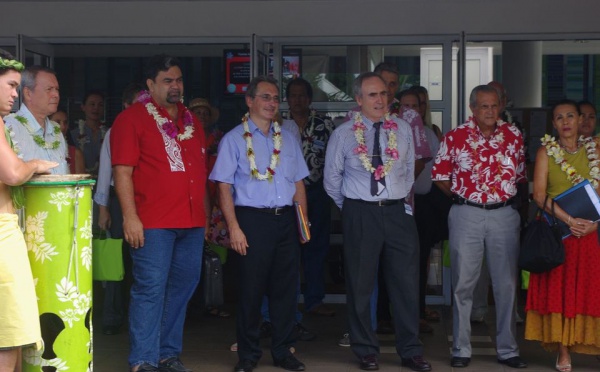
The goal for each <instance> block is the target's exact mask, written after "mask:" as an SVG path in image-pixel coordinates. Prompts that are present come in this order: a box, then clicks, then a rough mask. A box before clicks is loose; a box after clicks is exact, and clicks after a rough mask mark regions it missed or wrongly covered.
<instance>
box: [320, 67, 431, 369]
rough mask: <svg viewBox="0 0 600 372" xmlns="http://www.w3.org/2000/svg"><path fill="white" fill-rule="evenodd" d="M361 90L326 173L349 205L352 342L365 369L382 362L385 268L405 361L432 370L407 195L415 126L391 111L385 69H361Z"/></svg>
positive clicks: (329, 187)
mask: <svg viewBox="0 0 600 372" xmlns="http://www.w3.org/2000/svg"><path fill="white" fill-rule="evenodd" d="M353 90H354V95H355V98H356V101H357V102H358V104H359V105H360V108H361V110H360V111H359V112H356V113H355V114H354V116H353V118H352V119H351V120H349V121H347V122H345V123H343V124H342V125H340V126H339V127H338V128H337V129H336V130H334V131H333V134H332V136H331V139H330V140H329V145H328V148H327V153H326V155H325V179H324V186H325V190H326V191H327V193H328V194H329V196H330V197H331V198H332V199H333V201H334V202H335V203H336V205H337V206H338V207H339V208H340V209H341V210H342V225H343V226H342V228H343V233H344V268H345V277H346V288H347V304H348V323H349V326H350V342H351V345H350V346H351V348H352V351H353V352H354V354H355V355H356V356H357V357H358V358H359V360H360V364H359V366H360V368H361V369H363V370H367V371H374V370H378V369H379V361H378V357H379V352H380V350H379V341H378V340H377V335H376V334H375V331H374V330H373V327H372V325H371V317H372V314H371V310H370V302H371V301H370V299H371V294H372V293H373V290H374V288H375V282H376V280H377V272H378V270H380V271H381V272H382V274H383V276H384V277H385V281H386V283H387V287H388V291H389V293H390V302H391V305H392V311H393V315H394V331H395V335H396V352H397V353H398V355H399V356H400V357H401V359H402V365H403V366H405V367H408V368H410V369H412V370H414V371H430V370H431V365H430V364H429V363H428V362H427V361H425V359H423V345H422V343H421V341H420V340H419V301H418V293H419V291H418V286H417V285H415V283H417V282H418V275H419V244H418V237H417V229H416V225H415V221H414V218H413V216H412V208H411V206H410V205H409V204H408V203H407V202H406V198H407V196H408V195H409V193H410V190H411V188H412V186H413V182H414V179H415V177H414V167H415V164H414V159H415V153H414V149H413V139H412V135H411V128H410V126H409V124H408V123H407V122H406V121H404V120H402V119H399V118H397V117H395V116H391V115H389V113H388V105H387V102H388V101H387V100H388V93H387V89H386V86H385V82H384V80H383V79H382V78H381V76H379V75H378V74H376V73H372V72H368V73H363V74H361V75H359V76H358V77H357V78H356V80H355V81H354V86H353ZM380 257H381V261H380Z"/></svg>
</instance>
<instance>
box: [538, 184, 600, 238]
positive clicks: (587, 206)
mask: <svg viewBox="0 0 600 372" xmlns="http://www.w3.org/2000/svg"><path fill="white" fill-rule="evenodd" d="M554 202H555V203H556V204H557V205H558V206H559V207H561V208H562V209H563V210H564V211H565V212H567V213H568V214H569V215H570V216H571V217H576V218H583V219H586V220H590V221H594V222H597V221H600V197H598V194H597V193H596V190H594V186H592V184H590V181H588V180H585V181H583V182H581V183H578V184H577V185H575V186H573V187H571V188H570V189H568V190H567V191H565V192H563V193H562V194H560V195H558V196H556V197H555V198H554ZM544 217H545V218H546V221H548V222H550V221H551V220H552V217H550V215H549V214H548V213H547V212H544ZM556 221H557V222H558V225H559V226H560V231H561V232H562V236H563V239H564V238H566V237H568V236H569V235H571V230H570V229H569V226H567V224H566V223H564V222H562V221H560V220H559V219H558V218H557V219H556Z"/></svg>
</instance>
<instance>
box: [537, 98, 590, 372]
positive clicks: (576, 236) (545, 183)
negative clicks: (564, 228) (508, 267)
mask: <svg viewBox="0 0 600 372" xmlns="http://www.w3.org/2000/svg"><path fill="white" fill-rule="evenodd" d="M552 123H553V126H554V128H555V130H556V132H557V133H558V139H557V140H556V139H555V138H554V137H551V136H549V135H546V136H545V137H544V138H543V139H542V146H541V147H540V148H539V150H538V151H537V155H536V161H535V173H534V184H533V187H534V191H533V195H534V199H535V201H536V203H537V204H538V206H540V207H543V208H544V209H545V210H546V211H548V212H550V210H551V200H548V201H547V202H546V204H545V205H544V202H545V200H546V196H549V197H550V198H554V197H556V196H557V195H559V194H560V193H562V192H564V191H566V190H568V189H569V188H571V187H573V185H576V184H578V183H580V182H582V181H583V180H584V179H588V180H589V181H590V183H591V184H592V185H593V186H594V187H595V188H596V191H598V181H600V169H599V168H598V164H599V163H600V162H599V161H598V146H597V143H596V141H595V140H594V139H592V137H587V138H584V137H583V136H581V137H580V136H579V135H578V126H579V125H580V124H581V116H580V112H579V109H578V107H577V104H576V103H575V102H574V101H570V100H564V101H561V102H559V103H557V104H556V105H555V106H554V108H553V110H552ZM554 212H555V215H556V217H557V218H558V219H560V220H561V221H563V222H564V223H566V224H567V225H568V226H569V227H570V229H571V233H572V235H570V236H569V237H567V238H566V239H564V240H563V243H564V246H565V256H566V257H565V262H564V264H562V265H560V266H558V267H556V268H554V269H552V270H551V271H549V272H546V273H541V274H534V273H532V274H531V277H530V281H529V291H528V298H527V306H526V311H527V321H526V328H525V338H526V339H528V340H536V341H541V343H542V346H543V347H544V348H545V349H547V350H549V351H555V352H557V358H556V369H557V370H558V371H560V372H569V371H571V357H570V355H569V353H570V352H575V353H583V354H592V355H597V354H600V296H598V293H600V245H599V243H598V233H597V228H598V223H595V222H592V221H588V220H585V219H582V218H578V216H571V215H569V214H568V213H567V212H565V211H564V210H563V209H561V208H560V207H558V206H557V205H556V204H554Z"/></svg>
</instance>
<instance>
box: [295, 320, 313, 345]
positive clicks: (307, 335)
mask: <svg viewBox="0 0 600 372" xmlns="http://www.w3.org/2000/svg"><path fill="white" fill-rule="evenodd" d="M295 328H296V333H297V335H298V340H300V341H312V340H314V339H315V337H317V335H316V334H314V333H312V332H310V331H309V330H308V329H306V328H305V327H304V326H303V325H302V324H300V323H296V327H295Z"/></svg>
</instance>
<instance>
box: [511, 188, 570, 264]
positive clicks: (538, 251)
mask: <svg viewBox="0 0 600 372" xmlns="http://www.w3.org/2000/svg"><path fill="white" fill-rule="evenodd" d="M547 200H548V196H546V200H544V205H546V201H547ZM551 200H552V199H551ZM551 205H552V207H551V209H552V214H551V216H550V217H549V219H550V221H549V222H546V220H545V218H543V217H542V212H543V209H542V208H538V211H537V213H536V218H535V219H534V220H533V221H532V222H531V223H530V224H529V225H528V226H527V227H526V228H525V230H524V232H523V236H522V239H521V249H520V251H519V268H521V269H522V270H526V271H529V272H532V273H544V272H547V271H550V270H552V269H553V268H555V267H557V266H559V265H562V264H563V263H564V262H565V247H564V245H563V241H562V233H561V231H560V227H559V226H558V222H557V220H556V216H555V215H554V200H552V204H551Z"/></svg>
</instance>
